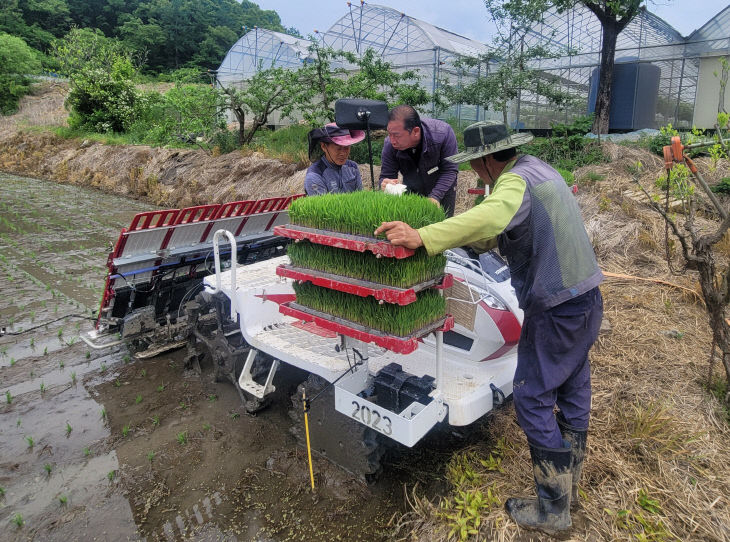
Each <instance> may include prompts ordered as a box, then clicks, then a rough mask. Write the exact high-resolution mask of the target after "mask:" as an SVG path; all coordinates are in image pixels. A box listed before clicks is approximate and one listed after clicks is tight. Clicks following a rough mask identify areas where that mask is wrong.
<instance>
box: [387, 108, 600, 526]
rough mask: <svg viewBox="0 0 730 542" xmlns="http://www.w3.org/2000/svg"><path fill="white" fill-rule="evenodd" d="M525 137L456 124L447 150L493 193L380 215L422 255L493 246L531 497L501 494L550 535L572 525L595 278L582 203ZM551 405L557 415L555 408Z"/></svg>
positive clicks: (524, 521) (593, 330)
mask: <svg viewBox="0 0 730 542" xmlns="http://www.w3.org/2000/svg"><path fill="white" fill-rule="evenodd" d="M531 140H532V136H531V135H529V134H509V133H508V131H507V128H506V126H504V125H503V124H500V123H497V122H488V121H486V122H478V123H476V124H472V125H471V126H469V127H467V128H466V130H464V145H465V147H466V150H465V151H464V152H462V153H459V154H456V155H454V156H451V157H449V160H451V161H453V162H457V163H460V162H466V161H467V160H468V161H469V163H470V165H471V167H472V169H473V170H474V171H476V172H477V174H479V177H480V178H481V179H482V180H483V181H484V182H485V183H486V184H488V185H489V186H490V187H491V188H492V190H491V193H490V194H489V196H488V197H487V198H485V199H484V201H483V202H481V203H480V204H479V205H476V206H475V207H473V208H472V209H470V210H469V211H467V212H465V213H462V214H460V215H457V216H455V217H453V218H449V219H447V220H444V221H443V222H439V223H437V224H432V225H430V226H426V227H424V228H421V229H419V230H414V229H413V228H411V227H410V226H408V225H407V224H404V223H403V222H385V223H383V224H382V225H381V226H380V227H379V228H378V229H377V230H376V232H375V233H376V234H378V233H381V232H386V235H387V237H388V239H389V240H390V242H391V243H393V244H396V245H403V246H406V247H409V248H414V249H415V248H418V247H420V246H425V247H426V250H427V251H428V253H429V254H431V255H433V254H438V253H440V252H442V251H444V250H446V249H448V248H453V247H458V246H462V245H470V246H472V248H477V249H479V250H482V251H484V250H487V249H489V248H492V247H494V246H497V245H498V246H499V251H500V253H501V254H502V255H503V256H505V257H506V258H507V261H508V262H509V269H510V275H511V280H512V286H514V288H515V291H516V293H517V298H518V300H519V303H520V308H522V310H523V311H524V321H523V324H522V333H521V335H520V342H519V345H518V349H517V369H516V371H515V376H514V381H513V395H514V403H515V411H516V413H517V420H518V421H519V423H520V426H521V427H522V429H523V431H524V432H525V434H526V435H527V441H528V443H529V445H530V455H531V457H532V464H533V473H534V478H535V484H536V489H537V498H525V499H517V498H512V499H508V500H507V502H506V503H505V506H506V508H507V511H508V512H509V514H510V516H511V517H512V518H513V519H514V520H515V521H516V522H517V523H518V524H520V525H521V526H523V527H527V528H531V529H537V530H540V531H544V532H547V533H549V534H557V533H559V532H561V531H564V530H566V529H568V528H570V526H571V519H570V509H571V505H572V506H573V507H574V508H575V507H577V506H578V481H579V479H580V475H581V471H582V468H583V458H584V456H585V449H586V437H587V432H588V419H589V415H590V404H591V384H590V365H589V361H588V351H589V350H590V348H591V346H592V345H593V343H594V342H595V340H596V338H597V336H598V330H599V328H600V324H601V319H602V315H603V301H602V299H601V293H600V291H599V289H598V285H599V284H600V282H601V280H602V279H603V275H602V274H601V271H600V269H599V268H598V264H597V263H596V258H595V254H594V253H593V247H592V246H591V242H590V240H589V239H588V235H587V234H586V231H585V226H584V225H583V220H582V218H581V214H580V209H579V208H578V204H577V203H576V201H575V198H574V196H573V194H572V192H571V190H570V189H569V188H568V186H567V185H566V183H565V181H564V180H563V178H562V176H561V175H560V173H558V172H557V171H555V169H553V168H552V167H550V166H549V165H548V164H546V163H545V162H543V161H542V160H539V159H538V158H535V157H534V156H529V155H522V156H519V157H518V156H517V152H516V150H515V147H517V146H518V145H522V144H524V143H528V142H529V141H531ZM556 405H557V407H558V408H559V411H558V413H557V417H556V416H555V414H554V413H553V412H554V407H555V406H556Z"/></svg>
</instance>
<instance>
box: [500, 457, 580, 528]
mask: <svg viewBox="0 0 730 542" xmlns="http://www.w3.org/2000/svg"><path fill="white" fill-rule="evenodd" d="M530 455H531V456H532V469H533V472H534V475H535V486H536V487H537V498H534V497H532V498H525V499H516V498H512V499H507V502H505V503H504V507H505V508H506V509H507V513H508V514H509V515H510V516H511V517H512V519H513V520H514V521H515V522H516V523H517V524H518V525H519V526H520V527H524V528H525V529H534V530H537V531H542V532H544V533H547V534H549V535H553V536H554V535H558V534H561V533H562V532H564V531H566V530H568V529H570V527H571V525H572V522H571V520H570V491H571V484H572V476H571V472H570V460H571V452H570V448H567V447H566V448H542V447H540V446H530Z"/></svg>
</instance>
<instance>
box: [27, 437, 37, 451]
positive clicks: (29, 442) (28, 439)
mask: <svg viewBox="0 0 730 542" xmlns="http://www.w3.org/2000/svg"><path fill="white" fill-rule="evenodd" d="M25 442H27V443H28V448H32V447H33V446H35V440H33V437H25Z"/></svg>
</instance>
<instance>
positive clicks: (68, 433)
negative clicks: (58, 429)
mask: <svg viewBox="0 0 730 542" xmlns="http://www.w3.org/2000/svg"><path fill="white" fill-rule="evenodd" d="M71 431H73V427H71V424H70V423H68V422H66V438H68V437H70V436H71Z"/></svg>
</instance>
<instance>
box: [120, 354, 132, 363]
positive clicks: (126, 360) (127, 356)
mask: <svg viewBox="0 0 730 542" xmlns="http://www.w3.org/2000/svg"><path fill="white" fill-rule="evenodd" d="M131 359H132V358H131V357H129V354H124V357H123V358H122V361H123V362H124V363H129V360H131Z"/></svg>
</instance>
